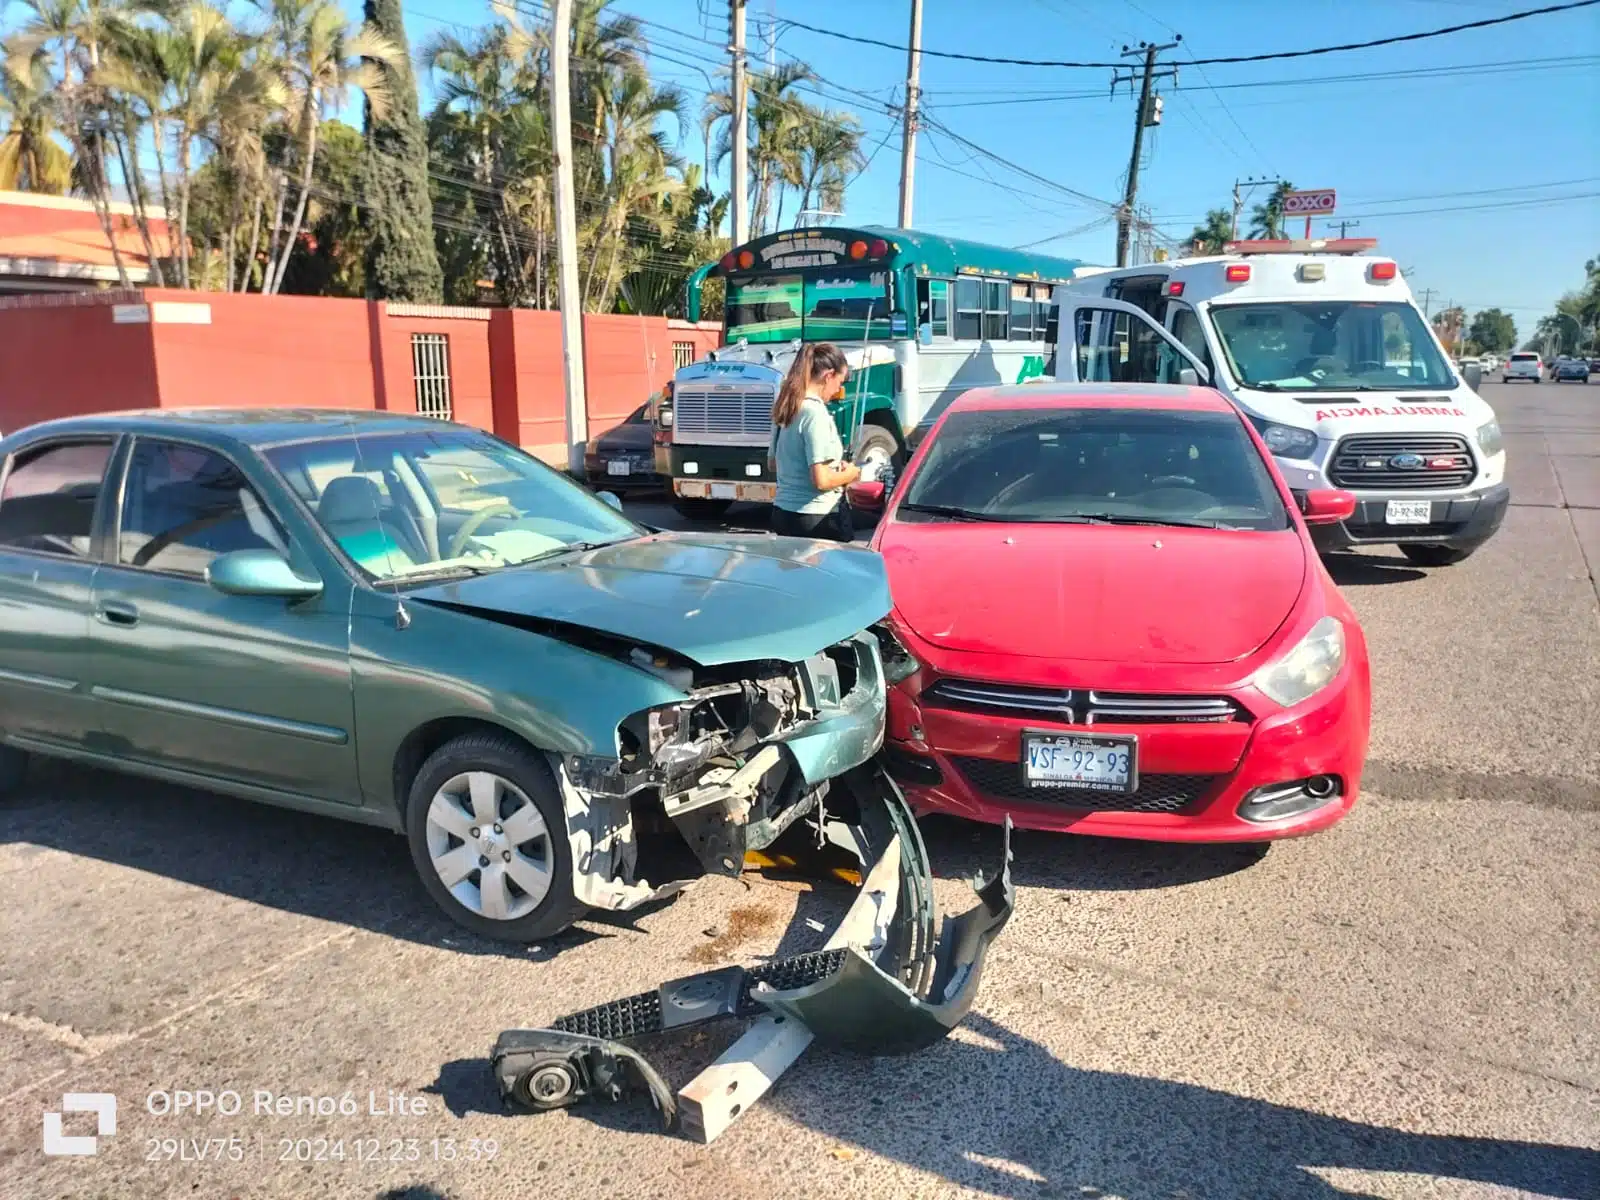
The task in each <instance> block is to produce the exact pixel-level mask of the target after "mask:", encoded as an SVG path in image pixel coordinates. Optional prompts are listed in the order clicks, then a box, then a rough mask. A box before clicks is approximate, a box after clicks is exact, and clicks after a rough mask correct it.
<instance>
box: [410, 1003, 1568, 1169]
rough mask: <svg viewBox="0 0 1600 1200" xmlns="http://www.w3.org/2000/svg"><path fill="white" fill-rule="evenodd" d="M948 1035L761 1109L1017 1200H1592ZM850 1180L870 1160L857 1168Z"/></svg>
mask: <svg viewBox="0 0 1600 1200" xmlns="http://www.w3.org/2000/svg"><path fill="white" fill-rule="evenodd" d="M726 1024H728V1025H730V1026H734V1027H737V1026H738V1023H737V1022H727V1023H726ZM963 1028H964V1030H966V1031H967V1032H968V1034H970V1035H973V1036H967V1035H962V1036H957V1037H951V1038H947V1039H946V1040H945V1041H943V1042H941V1043H939V1044H938V1045H937V1046H935V1047H933V1048H932V1049H929V1050H926V1051H923V1052H921V1053H918V1054H915V1055H909V1056H906V1057H898V1058H865V1057H860V1056H856V1055H852V1054H848V1053H843V1052H839V1051H833V1050H827V1049H824V1048H820V1047H816V1046H813V1047H812V1048H811V1049H810V1050H809V1051H808V1052H807V1053H806V1055H805V1057H804V1058H802V1059H801V1060H800V1062H799V1063H797V1064H796V1065H795V1066H794V1067H793V1068H792V1069H791V1070H790V1072H789V1073H788V1074H787V1075H785V1076H784V1078H783V1079H782V1080H781V1081H780V1082H779V1083H778V1085H777V1086H776V1087H775V1088H774V1089H773V1091H772V1092H771V1093H770V1094H769V1095H768V1096H767V1097H766V1098H765V1099H764V1100H763V1101H762V1104H763V1107H765V1108H768V1109H770V1110H773V1111H774V1112H775V1113H776V1114H777V1115H779V1116H780V1117H781V1118H782V1120H783V1122H784V1124H786V1125H787V1124H793V1125H798V1126H801V1127H803V1128H807V1129H810V1130H813V1131H814V1132H816V1133H819V1134H822V1135H823V1136H824V1137H825V1138H827V1139H828V1140H829V1141H830V1142H833V1143H834V1144H835V1149H834V1157H835V1158H836V1159H840V1160H843V1161H848V1159H849V1158H851V1157H854V1156H855V1154H854V1153H851V1151H854V1152H855V1153H861V1152H864V1153H865V1154H866V1155H870V1156H873V1157H876V1158H878V1159H883V1160H889V1161H892V1162H899V1163H903V1164H905V1165H906V1166H909V1167H911V1168H913V1169H915V1170H917V1171H919V1172H922V1173H924V1174H926V1175H929V1176H937V1177H938V1178H939V1179H940V1180H942V1181H944V1182H945V1183H947V1184H949V1185H954V1186H958V1187H962V1188H970V1189H975V1190H978V1191H981V1192H982V1193H984V1194H986V1195H994V1196H1001V1197H1017V1198H1019V1200H1020V1198H1022V1197H1030V1198H1033V1197H1044V1196H1049V1197H1055V1196H1060V1197H1066V1196H1084V1195H1090V1196H1092V1195H1115V1196H1122V1197H1126V1198H1127V1200H1156V1198H1158V1197H1159V1198H1161V1200H1168V1198H1170V1197H1173V1196H1271V1197H1274V1198H1275V1200H1335V1198H1338V1200H1350V1198H1351V1197H1352V1196H1361V1195H1365V1193H1362V1192H1353V1191H1351V1190H1350V1188H1349V1187H1348V1186H1341V1185H1340V1184H1339V1183H1338V1182H1335V1181H1330V1180H1328V1179H1325V1178H1324V1177H1323V1176H1322V1175H1321V1174H1318V1172H1326V1171H1363V1172H1391V1173H1406V1174H1415V1175H1422V1176H1431V1177H1437V1178H1441V1179H1447V1180H1458V1181H1464V1182H1471V1183H1479V1184H1488V1185H1493V1186H1499V1187H1502V1188H1506V1189H1509V1190H1512V1191H1515V1192H1517V1193H1518V1194H1524V1193H1531V1194H1537V1195H1540V1196H1549V1197H1558V1198H1560V1200H1580V1198H1586V1197H1592V1196H1593V1195H1594V1194H1595V1193H1594V1190H1593V1189H1594V1181H1595V1180H1596V1179H1597V1178H1600V1151H1595V1150H1592V1149H1587V1148H1584V1147H1581V1146H1568V1145H1560V1144H1553V1143H1540V1142H1524V1141H1515V1140H1511V1139H1502V1138H1491V1137H1466V1136H1456V1135H1448V1134H1427V1133H1415V1132H1411V1131H1409V1130H1403V1129H1396V1128H1393V1127H1390V1126H1386V1125H1376V1124H1369V1123H1365V1122H1361V1121H1352V1120H1347V1119H1344V1118H1342V1117H1337V1116H1331V1115H1329V1114H1327V1113H1323V1112H1315V1111H1311V1110H1309V1109H1303V1108H1295V1107H1293V1106H1290V1105H1283V1104H1274V1103H1270V1102H1268V1101H1264V1100H1258V1099H1254V1098H1252V1097H1248V1096H1239V1095H1235V1094H1232V1093H1230V1092H1225V1091H1221V1090H1218V1089H1215V1088H1209V1087H1202V1086H1199V1085H1196V1084H1190V1083H1181V1082H1176V1081H1172V1080H1166V1079H1153V1078H1149V1077H1145V1076H1140V1075H1132V1074H1128V1073H1126V1072H1120V1071H1101V1070H1092V1069H1088V1068H1082V1067H1076V1066H1071V1065H1069V1064H1067V1063H1063V1062H1061V1061H1060V1060H1059V1059H1057V1058H1056V1057H1055V1056H1054V1055H1052V1054H1051V1053H1050V1051H1049V1050H1048V1049H1047V1048H1046V1047H1044V1046H1043V1045H1041V1044H1039V1043H1038V1042H1035V1041H1033V1040H1031V1039H1029V1038H1027V1037H1025V1036H1023V1035H1022V1034H1020V1033H1017V1032H1015V1031H1013V1030H1011V1029H1008V1028H1006V1027H1004V1026H1002V1025H1000V1024H998V1023H996V1022H995V1021H993V1020H992V1019H990V1018H988V1017H985V1016H983V1015H981V1014H975V1015H973V1016H970V1017H969V1018H968V1019H967V1021H966V1022H965V1024H964V1026H963ZM719 1041H720V1039H719ZM640 1048H641V1049H643V1050H644V1051H645V1053H646V1055H647V1057H648V1058H649V1059H650V1061H651V1062H652V1064H653V1065H655V1066H656V1067H657V1068H658V1069H659V1070H661V1071H662V1072H663V1074H664V1075H665V1076H666V1078H667V1079H668V1080H669V1081H671V1082H672V1083H673V1086H674V1087H681V1086H682V1085H683V1084H684V1083H685V1082H687V1080H688V1079H689V1078H690V1077H692V1076H693V1074H694V1073H695V1072H696V1071H698V1070H699V1069H700V1068H701V1067H703V1066H705V1065H706V1064H707V1063H709V1062H710V1061H711V1060H712V1058H713V1057H715V1054H714V1053H713V1052H706V1053H705V1054H703V1055H695V1056H694V1059H693V1061H688V1062H680V1061H678V1060H679V1059H680V1057H683V1056H681V1055H680V1054H678V1053H671V1054H664V1053H663V1052H662V1050H663V1047H662V1046H645V1045H643V1044H641V1047H640ZM952 1081H955V1082H952ZM425 1090H426V1091H428V1092H430V1093H431V1094H435V1095H438V1096H440V1097H442V1099H443V1100H444V1103H445V1104H446V1106H447V1107H448V1108H449V1109H450V1111H451V1112H453V1113H454V1114H456V1115H457V1116H465V1115H467V1114H469V1113H487V1114H493V1115H497V1116H501V1117H504V1119H505V1120H506V1121H507V1122H508V1124H509V1123H511V1122H521V1121H538V1120H541V1119H545V1118H542V1117H540V1116H538V1115H534V1114H524V1113H510V1114H508V1113H506V1112H505V1110H504V1109H503V1108H502V1107H501V1104H500V1101H499V1095H498V1092H497V1090H496V1088H495V1085H494V1082H493V1079H492V1078H491V1075H490V1070H489V1064H488V1062H487V1061H486V1060H484V1059H459V1060H456V1061H454V1062H451V1063H448V1064H446V1065H445V1067H444V1068H443V1070H442V1071H441V1072H440V1074H439V1077H438V1079H437V1081H436V1082H435V1083H434V1084H433V1085H432V1086H431V1087H429V1088H427V1089H425ZM570 1111H571V1115H573V1116H575V1117H580V1118H582V1119H584V1120H588V1121H592V1122H594V1123H596V1124H598V1125H600V1126H602V1127H604V1128H607V1129H613V1130H617V1131H620V1132H628V1133H633V1134H637V1135H650V1134H656V1135H659V1136H670V1135H665V1134H663V1133H662V1124H661V1121H660V1118H659V1116H658V1115H657V1114H656V1112H655V1110H654V1108H653V1107H652V1105H651V1104H650V1102H649V1101H648V1099H647V1098H646V1097H645V1096H644V1094H643V1093H642V1092H636V1093H635V1094H634V1095H632V1096H631V1097H630V1098H629V1099H628V1100H627V1101H626V1102H624V1103H621V1104H607V1103H590V1104H585V1105H580V1106H578V1107H576V1108H574V1109H572V1110H570ZM841 1150H843V1151H844V1152H842V1153H841ZM856 1169H857V1170H859V1171H870V1170H874V1169H875V1165H874V1164H873V1163H871V1162H870V1161H863V1162H862V1163H861V1164H859V1166H858V1167H857V1168H856ZM857 1182H858V1183H862V1184H863V1186H864V1181H862V1180H858V1181H857ZM833 1185H834V1186H833V1187H830V1189H829V1190H836V1189H837V1181H833Z"/></svg>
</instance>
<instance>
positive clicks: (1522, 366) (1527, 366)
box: [1500, 352, 1544, 383]
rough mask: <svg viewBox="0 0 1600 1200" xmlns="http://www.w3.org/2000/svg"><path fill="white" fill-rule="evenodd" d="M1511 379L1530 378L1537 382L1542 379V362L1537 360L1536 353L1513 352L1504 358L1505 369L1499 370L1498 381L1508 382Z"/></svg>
mask: <svg viewBox="0 0 1600 1200" xmlns="http://www.w3.org/2000/svg"><path fill="white" fill-rule="evenodd" d="M1513 379H1531V380H1533V381H1534V382H1535V383H1539V382H1540V381H1542V380H1543V379H1544V363H1542V362H1540V361H1539V356H1538V355H1537V354H1531V353H1527V352H1521V353H1517V354H1513V355H1512V356H1511V357H1510V358H1508V359H1506V369H1505V370H1504V371H1503V372H1501V375H1500V382H1501V383H1510V382H1511V381H1512V380H1513Z"/></svg>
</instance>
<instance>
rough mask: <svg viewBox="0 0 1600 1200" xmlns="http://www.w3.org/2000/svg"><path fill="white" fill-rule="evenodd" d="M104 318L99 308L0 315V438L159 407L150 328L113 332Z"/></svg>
mask: <svg viewBox="0 0 1600 1200" xmlns="http://www.w3.org/2000/svg"><path fill="white" fill-rule="evenodd" d="M28 299H32V298H31V297H30V298H28ZM41 299H42V298H41ZM51 299H52V300H54V299H55V298H54V297H52V298H51ZM63 299H65V297H63ZM111 314H112V308H111V305H109V304H106V303H103V302H101V303H95V304H92V305H82V304H72V303H50V304H48V305H44V304H40V305H38V306H34V305H31V304H20V305H17V306H16V307H12V308H9V309H7V310H5V311H0V433H10V432H12V431H13V430H16V429H20V428H22V427H23V426H24V425H32V424H33V423H34V422H36V421H48V420H50V419H51V418H54V417H66V416H73V415H75V414H78V413H92V412H108V411H114V410H116V409H121V408H154V407H155V406H156V405H158V404H159V403H160V397H159V393H158V391H157V388H156V371H155V357H154V355H153V354H152V352H151V345H150V326H148V325H116V324H113V322H112V319H111Z"/></svg>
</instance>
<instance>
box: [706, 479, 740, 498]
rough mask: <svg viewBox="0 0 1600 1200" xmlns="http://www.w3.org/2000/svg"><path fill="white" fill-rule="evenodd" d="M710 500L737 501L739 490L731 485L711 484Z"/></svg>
mask: <svg viewBox="0 0 1600 1200" xmlns="http://www.w3.org/2000/svg"><path fill="white" fill-rule="evenodd" d="M711 498H712V499H713V500H737V499H738V498H739V489H738V488H737V486H735V485H734V484H731V483H713V484H712V485H711Z"/></svg>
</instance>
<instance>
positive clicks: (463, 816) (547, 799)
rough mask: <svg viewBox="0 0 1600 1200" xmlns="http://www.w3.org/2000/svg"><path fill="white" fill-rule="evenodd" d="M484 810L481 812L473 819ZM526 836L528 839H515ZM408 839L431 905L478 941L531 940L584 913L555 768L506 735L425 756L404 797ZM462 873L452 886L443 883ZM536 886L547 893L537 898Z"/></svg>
mask: <svg viewBox="0 0 1600 1200" xmlns="http://www.w3.org/2000/svg"><path fill="white" fill-rule="evenodd" d="M485 777H487V779H486V778H485ZM474 793H477V795H476V797H474ZM478 805H483V806H484V808H483V809H480V810H479V811H477V812H474V809H475V807H476V806H478ZM525 807H531V809H532V814H531V815H524V809H525ZM490 808H492V810H493V811H488V810H489V809H490ZM495 818H499V819H498V820H496V819H495ZM486 820H487V821H488V822H489V824H488V827H487V828H486V827H485V821H486ZM513 822H515V824H513ZM520 832H527V833H528V834H529V837H528V838H527V839H525V840H521V841H514V839H516V838H517V836H518V834H519V833H520ZM406 839H407V840H408V841H409V842H410V844H411V861H412V864H413V865H414V866H415V867H416V869H417V874H418V875H419V876H420V877H421V879H422V885H423V887H424V888H426V889H427V891H428V894H429V895H430V896H432V897H433V900H434V903H436V904H437V905H438V906H439V907H440V908H442V909H443V910H444V911H445V912H446V913H447V914H448V915H449V917H450V919H451V920H453V921H455V922H456V923H457V924H458V925H461V926H462V927H463V928H466V929H469V930H471V931H472V932H473V933H476V934H478V935H479V936H480V937H486V938H493V939H496V940H498V941H506V942H532V941H536V940H537V939H539V938H546V937H550V936H552V935H554V934H557V933H560V932H561V931H562V930H563V929H565V928H567V926H569V925H571V924H572V922H573V921H575V920H577V918H578V917H579V916H580V915H582V913H583V911H584V906H583V905H582V904H581V903H579V902H578V900H577V898H576V897H575V896H574V895H573V890H572V885H573V876H572V848H571V843H569V842H568V840H567V819H566V812H565V809H564V807H563V805H562V803H561V796H560V793H559V792H558V791H557V789H556V783H555V779H554V778H553V777H552V776H551V774H550V767H549V765H548V764H547V763H546V762H545V761H544V760H543V759H542V758H540V757H539V756H538V755H536V754H535V753H534V752H533V751H531V750H529V749H528V748H527V747H526V746H524V745H522V744H521V743H519V742H517V741H514V740H513V739H512V738H510V737H508V736H506V735H504V734H494V733H473V734H466V735H464V736H462V737H458V738H456V739H454V740H453V741H450V742H447V743H445V744H444V745H443V746H441V747H440V748H439V749H437V750H435V751H434V752H433V753H432V754H431V755H429V756H428V760H427V761H426V762H425V763H423V764H422V769H421V770H419V771H418V772H417V776H416V778H415V779H414V780H412V782H411V790H410V792H409V793H408V795H407V799H406ZM475 849H476V850H477V851H479V853H478V854H476V855H474V854H473V853H472V851H473V850H475ZM458 852H461V853H458ZM495 855H499V856H501V863H502V864H504V865H500V864H496V863H495V862H494V861H493V857H492V856H495ZM486 860H488V865H487V866H485V862H486ZM486 870H488V871H491V872H493V874H492V876H487V877H486V876H485V871H486ZM457 873H460V878H459V879H457V880H456V881H455V882H454V883H453V884H452V885H447V884H446V883H445V875H446V874H449V875H455V874H457ZM486 878H488V879H492V881H493V882H492V883H491V884H490V885H489V887H492V889H493V890H492V891H491V890H488V888H486V886H485V880H486ZM536 881H542V882H543V886H544V894H543V895H542V896H539V897H538V898H537V899H535V890H536V888H535V886H533V885H535V883H536ZM525 885H527V886H525Z"/></svg>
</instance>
